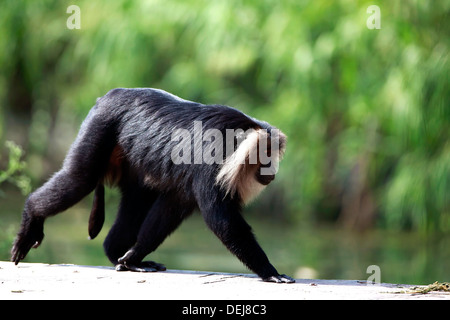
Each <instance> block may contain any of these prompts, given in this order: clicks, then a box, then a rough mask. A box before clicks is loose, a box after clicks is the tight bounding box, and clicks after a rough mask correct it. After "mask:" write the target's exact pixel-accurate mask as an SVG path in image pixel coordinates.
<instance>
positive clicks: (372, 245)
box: [0, 197, 450, 284]
mask: <svg viewBox="0 0 450 320" xmlns="http://www.w3.org/2000/svg"><path fill="white" fill-rule="evenodd" d="M0 202H1V204H0V208H1V209H0V210H1V211H0V219H1V220H0V260H8V259H9V250H10V246H11V242H12V239H13V237H14V234H15V233H16V231H17V229H18V226H19V223H20V212H21V210H22V206H23V197H9V198H3V199H1V200H0ZM89 206H90V203H89V201H87V202H84V203H81V204H79V205H77V206H75V207H74V208H72V209H70V210H68V211H67V212H65V213H63V214H60V215H58V216H55V217H52V218H49V219H48V220H47V221H46V225H45V230H44V232H45V238H44V241H43V243H42V245H41V246H40V247H39V248H38V249H37V250H33V249H32V251H31V252H30V253H29V255H28V257H27V258H26V260H25V261H28V262H41V263H72V264H83V265H110V263H109V261H108V259H107V258H106V256H105V255H104V253H103V248H102V243H103V239H104V238H105V236H106V234H107V231H108V229H109V227H110V225H111V224H112V222H113V218H114V214H112V212H114V211H115V209H114V207H115V206H116V204H115V203H112V204H111V208H108V209H107V220H106V222H105V226H104V228H103V230H102V232H101V233H100V235H99V236H98V238H96V239H94V240H92V241H89V240H87V221H88V215H89ZM246 218H247V220H248V221H249V223H250V224H251V225H252V227H253V229H254V232H255V234H256V237H257V239H258V241H259V242H260V244H261V246H262V247H263V249H264V250H265V252H266V253H267V255H268V256H269V259H270V260H271V262H272V263H273V264H274V266H275V267H276V268H277V269H278V271H279V272H280V273H286V274H288V275H291V276H294V277H297V278H321V279H358V280H365V279H367V278H368V277H369V276H370V275H371V272H370V270H368V267H369V266H371V265H376V266H378V267H379V269H380V273H381V274H380V278H381V281H382V282H390V283H404V284H428V283H432V282H434V281H441V282H442V281H449V279H450V236H448V235H447V236H440V237H437V236H436V237H424V236H421V235H418V234H416V233H406V232H402V233H398V232H385V231H371V232H366V233H363V234H360V233H352V232H349V231H346V230H340V229H337V228H335V227H332V226H328V227H317V226H316V227H311V226H307V225H301V226H299V225H286V224H276V223H273V222H268V221H261V219H259V218H256V217H254V216H247V217H246ZM148 258H149V259H151V260H155V261H157V262H161V263H164V264H165V265H166V267H168V268H170V269H189V270H204V271H219V272H249V271H248V270H247V269H246V268H245V267H244V266H243V265H242V264H241V263H240V262H239V261H238V260H237V259H236V258H235V257H234V256H233V255H232V254H230V253H229V252H228V251H227V250H226V248H225V247H224V246H223V245H222V244H221V242H220V241H219V240H218V239H217V238H216V237H215V236H214V235H213V234H212V233H211V232H210V231H209V230H208V229H207V227H206V225H205V223H204V222H203V221H202V219H201V217H200V216H199V214H194V216H193V217H191V218H190V219H188V220H187V221H185V222H184V223H183V225H182V226H181V227H180V228H179V229H178V230H177V231H175V233H174V234H172V235H171V236H170V237H169V238H168V239H167V240H166V241H165V242H164V243H163V244H162V245H161V247H160V248H158V250H157V251H156V252H155V253H153V254H151V255H150V256H149V257H148Z"/></svg>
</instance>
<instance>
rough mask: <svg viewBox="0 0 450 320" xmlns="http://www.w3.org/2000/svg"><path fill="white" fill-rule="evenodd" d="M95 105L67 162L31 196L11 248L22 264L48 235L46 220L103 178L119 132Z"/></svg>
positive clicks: (13, 254) (81, 196)
mask: <svg viewBox="0 0 450 320" xmlns="http://www.w3.org/2000/svg"><path fill="white" fill-rule="evenodd" d="M105 121H106V122H107V120H105V117H103V116H101V115H99V114H97V110H96V109H95V108H94V109H92V110H91V113H90V114H89V115H88V117H87V118H86V120H85V121H84V123H83V125H82V127H81V129H80V132H79V134H78V136H77V139H76V140H75V142H74V143H73V144H72V146H71V148H70V150H69V153H68V154H67V156H66V159H65V160H64V165H63V167H62V168H61V170H60V171H58V172H57V173H56V174H55V175H53V177H52V178H51V179H50V180H49V181H47V182H46V183H45V184H44V185H43V186H41V187H40V188H39V189H37V190H36V191H34V192H33V193H32V194H31V195H30V196H29V197H28V199H27V201H26V203H25V208H24V210H23V213H22V223H21V226H20V230H19V232H18V234H17V237H16V239H15V241H14V244H13V247H12V249H11V261H14V262H15V264H18V263H19V261H20V260H22V259H24V258H25V256H26V255H27V253H28V252H29V250H30V249H31V248H32V247H33V248H37V247H38V246H39V245H40V243H41V242H42V240H43V238H44V221H45V219H46V218H47V217H49V216H53V215H56V214H58V213H60V212H62V211H64V210H66V209H68V208H70V207H71V206H73V205H74V204H76V203H77V202H78V201H80V200H81V199H82V198H84V197H85V196H86V195H88V194H89V193H90V192H92V191H93V190H94V188H95V186H96V185H97V183H98V181H99V180H100V179H101V177H102V175H103V173H104V171H105V168H106V165H107V163H108V159H109V156H110V154H111V152H112V149H113V148H114V145H115V132H114V130H113V129H112V128H111V127H110V126H109V125H108V123H105Z"/></svg>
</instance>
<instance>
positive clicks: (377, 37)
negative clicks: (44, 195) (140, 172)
mask: <svg viewBox="0 0 450 320" xmlns="http://www.w3.org/2000/svg"><path fill="white" fill-rule="evenodd" d="M71 4H73V3H70V2H68V1H54V0H43V1H27V0H6V1H4V3H3V4H2V10H1V11H0V21H2V24H1V25H0V35H1V36H0V66H1V69H2V70H1V71H2V72H0V84H1V85H0V102H1V103H0V105H2V106H3V105H5V106H7V108H6V109H5V110H4V111H3V112H0V118H3V119H8V117H13V116H14V112H16V111H15V110H16V109H15V105H14V104H13V103H12V102H11V101H13V100H11V97H10V95H11V94H10V93H8V92H14V88H17V86H16V85H15V84H16V82H14V81H17V74H18V73H19V74H20V73H21V74H22V77H21V78H20V77H19V79H22V80H21V81H20V83H22V84H23V87H24V88H25V89H27V88H28V91H29V92H30V101H31V107H30V112H29V117H30V124H31V125H30V126H29V127H25V128H24V130H23V132H24V134H25V135H27V137H28V140H29V141H30V146H29V149H30V155H29V156H30V158H32V160H33V161H32V163H33V166H36V167H33V170H32V171H33V172H38V173H40V175H38V176H37V177H36V178H38V179H43V178H45V175H44V173H45V170H43V169H42V168H43V167H45V166H44V165H43V164H42V162H44V160H42V159H51V158H55V153H54V151H55V150H53V149H52V148H54V146H58V145H59V146H65V148H64V147H60V149H61V150H60V153H61V154H64V152H65V150H67V145H68V144H69V143H70V142H71V140H72V139H73V135H69V136H68V135H67V132H73V131H75V130H73V127H74V123H79V122H80V121H81V119H82V118H83V117H84V116H85V115H86V113H87V111H88V109H89V108H90V107H91V106H92V105H93V103H94V102H95V99H96V98H97V97H98V96H101V95H103V94H104V93H106V92H107V91H108V90H109V89H111V88H114V87H159V88H163V89H165V90H167V91H170V92H173V93H175V94H177V95H179V96H181V97H183V98H186V99H191V100H198V101H201V102H204V103H222V104H228V105H232V106H235V107H237V108H239V109H241V110H243V111H245V112H247V113H250V114H251V115H253V116H255V117H258V118H263V119H266V120H268V121H269V122H271V123H272V124H274V125H276V126H278V127H279V128H281V129H282V130H283V131H284V132H286V133H287V134H288V137H289V141H288V149H287V153H286V156H285V159H284V162H283V163H282V165H281V170H280V173H279V178H278V179H277V181H276V183H275V184H274V186H271V188H269V189H268V190H267V192H266V197H264V198H263V199H261V201H260V203H261V204H262V205H261V206H257V205H255V207H254V208H256V209H257V210H258V211H261V212H262V211H264V210H266V209H265V208H271V210H273V211H275V212H274V213H273V212H272V214H275V216H276V217H280V216H283V217H285V218H287V219H289V220H299V221H305V220H306V221H326V222H337V223H340V224H342V225H344V226H348V227H351V228H359V229H364V228H367V227H374V226H378V227H383V228H389V229H394V230H400V229H414V230H420V231H423V232H429V231H444V232H448V231H450V217H449V216H450V212H449V210H450V209H449V208H450V204H449V197H448V195H447V194H448V190H450V145H449V127H450V108H449V102H450V86H449V74H450V67H449V49H450V48H449V47H450V46H449V41H450V38H449V37H448V31H449V30H450V20H449V19H448V15H449V10H450V3H449V1H433V2H430V1H414V0H407V1H400V0H397V1H395V0H394V1H389V2H385V1H383V2H381V1H379V2H378V1H375V3H374V2H373V1H347V0H340V1H325V0H318V1H288V0H286V1H271V0H263V1H260V0H258V1H256V0H253V1H240V0H232V1H203V0H191V1H185V0H164V1H162V0H153V1H131V0H117V1H109V2H106V1H77V3H76V4H77V5H78V6H79V7H80V9H81V29H80V30H69V29H68V28H66V20H67V18H68V16H69V15H68V14H66V8H67V7H68V6H69V5H71ZM372 4H377V5H378V6H379V7H380V9H381V29H379V30H376V29H375V30H370V29H368V28H367V27H366V20H367V18H368V17H369V15H368V14H367V12H366V9H367V7H368V6H369V5H372ZM15 79H16V80H15ZM12 84H14V86H13V85H12ZM10 89H11V90H10ZM16 95H17V94H16ZM11 114H12V116H11ZM74 115H75V116H76V117H77V119H78V120H76V119H74ZM68 127H70V128H72V129H70V130H67V128H68ZM0 129H1V130H3V131H5V130H6V131H7V130H8V121H7V120H4V124H3V125H1V126H0ZM3 135H6V136H7V132H6V133H5V132H2V133H0V136H3ZM63 138H64V139H63ZM55 141H56V142H57V143H55ZM38 159H40V162H39V161H37V160H38ZM37 163H38V164H37ZM39 163H41V164H39ZM53 169H55V168H53ZM49 171H51V170H49ZM268 202H272V203H276V204H277V205H268V204H269V203H268Z"/></svg>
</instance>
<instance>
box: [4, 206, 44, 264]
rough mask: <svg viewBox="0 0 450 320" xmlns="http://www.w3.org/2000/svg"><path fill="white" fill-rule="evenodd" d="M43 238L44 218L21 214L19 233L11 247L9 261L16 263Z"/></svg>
mask: <svg viewBox="0 0 450 320" xmlns="http://www.w3.org/2000/svg"><path fill="white" fill-rule="evenodd" d="M43 238H44V218H37V217H30V216H28V215H27V214H24V215H23V218H22V224H21V226H20V230H19V233H18V234H17V237H16V240H15V241H14V244H13V247H12V249H11V261H13V262H14V263H15V264H16V265H17V264H18V263H19V262H20V260H22V259H24V258H25V256H26V255H27V253H28V251H30V249H31V248H37V247H39V245H40V244H41V242H42V239H43Z"/></svg>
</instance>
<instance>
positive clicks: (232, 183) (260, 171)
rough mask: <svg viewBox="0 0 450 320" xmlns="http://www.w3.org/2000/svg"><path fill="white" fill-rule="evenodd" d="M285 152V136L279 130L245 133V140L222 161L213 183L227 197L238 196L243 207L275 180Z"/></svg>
mask: <svg viewBox="0 0 450 320" xmlns="http://www.w3.org/2000/svg"><path fill="white" fill-rule="evenodd" d="M285 149H286V136H285V135H284V134H283V133H282V132H281V131H280V130H278V129H275V128H271V129H270V130H266V129H262V128H259V129H257V130H253V129H252V130H248V131H247V133H246V136H245V139H243V141H242V142H241V143H240V144H239V146H238V147H237V148H236V150H235V152H234V153H233V154H231V155H230V156H229V157H227V159H226V160H225V163H224V164H223V165H222V167H221V169H220V171H219V174H218V175H217V178H216V183H217V184H219V185H220V186H222V188H223V189H224V190H225V191H226V193H227V194H230V195H231V196H235V195H236V194H238V195H239V197H240V198H241V200H242V202H243V203H244V204H246V203H248V202H250V201H251V200H253V199H254V198H255V197H256V196H257V195H258V194H259V193H260V192H261V191H262V190H263V189H264V188H265V187H266V186H267V185H268V184H269V183H270V182H272V181H273V180H274V179H275V175H276V173H277V172H278V166H279V162H280V160H281V159H282V157H283V155H284V151H285Z"/></svg>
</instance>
